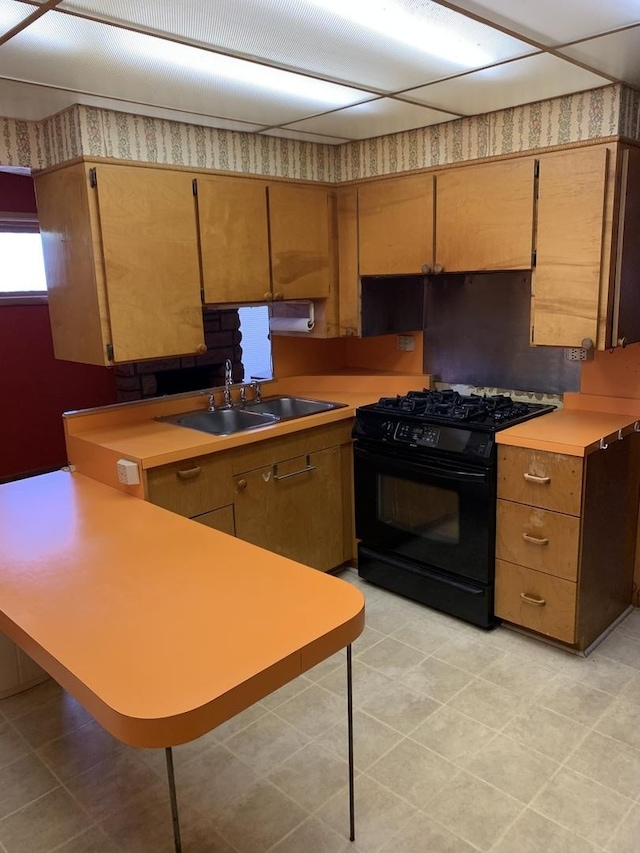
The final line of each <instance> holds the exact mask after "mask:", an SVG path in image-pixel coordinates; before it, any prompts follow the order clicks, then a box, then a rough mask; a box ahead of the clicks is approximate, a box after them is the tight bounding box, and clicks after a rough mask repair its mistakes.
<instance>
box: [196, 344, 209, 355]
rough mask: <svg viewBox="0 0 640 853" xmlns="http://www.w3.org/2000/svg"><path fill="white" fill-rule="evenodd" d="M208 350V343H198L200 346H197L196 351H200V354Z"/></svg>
mask: <svg viewBox="0 0 640 853" xmlns="http://www.w3.org/2000/svg"><path fill="white" fill-rule="evenodd" d="M206 351H207V345H206V344H198V346H197V347H196V352H197V353H198V355H202V354H203V353H205V352H206Z"/></svg>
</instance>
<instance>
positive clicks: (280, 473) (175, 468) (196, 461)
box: [144, 420, 354, 571]
mask: <svg viewBox="0 0 640 853" xmlns="http://www.w3.org/2000/svg"><path fill="white" fill-rule="evenodd" d="M351 427H352V422H351V421H350V420H347V421H340V422H336V423H334V424H330V425H327V426H323V427H317V428H314V429H309V430H301V431H299V432H294V433H291V434H289V435H286V436H280V437H278V438H272V439H265V440H263V441H257V442H255V443H251V444H247V445H244V446H241V447H238V448H236V449H235V450H229V451H220V452H218V453H210V454H208V455H207V456H198V457H194V458H192V459H185V460H183V461H181V462H172V463H170V464H168V465H162V466H159V467H158V468H152V469H150V470H149V471H147V473H146V477H145V484H144V488H145V498H146V499H147V500H148V501H150V502H151V503H154V504H156V505H157V506H161V507H164V508H165V509H168V510H171V511H172V512H177V513H179V514H180V515H184V516H186V517H187V518H191V519H193V520H194V521H197V522H199V523H200V524H205V525H207V527H212V528H215V529H216V530H221V531H222V532H223V533H228V534H230V535H231V536H237V537H238V538H239V539H245V540H246V541H247V542H252V543H253V544H255V545H259V546H260V547H261V548H266V549H267V550H269V551H275V552H276V553H277V554H282V555H283V556H285V557H290V558H291V559H292V560H296V561H297V562H299V563H304V564H305V565H307V566H312V567H313V568H315V569H320V570H321V571H328V570H330V569H335V568H337V567H338V566H341V565H342V564H343V563H345V562H347V561H348V560H350V559H351V558H352V557H353V555H354V529H353V528H354V525H353V459H352V451H351Z"/></svg>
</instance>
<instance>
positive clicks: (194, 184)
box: [191, 178, 198, 195]
mask: <svg viewBox="0 0 640 853" xmlns="http://www.w3.org/2000/svg"><path fill="white" fill-rule="evenodd" d="M191 191H192V192H193V194H194V195H198V181H197V179H196V178H194V179H193V180H192V181H191Z"/></svg>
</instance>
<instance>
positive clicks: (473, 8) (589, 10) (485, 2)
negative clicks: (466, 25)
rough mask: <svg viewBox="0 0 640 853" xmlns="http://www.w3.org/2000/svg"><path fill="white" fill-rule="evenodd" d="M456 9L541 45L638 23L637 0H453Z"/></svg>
mask: <svg viewBox="0 0 640 853" xmlns="http://www.w3.org/2000/svg"><path fill="white" fill-rule="evenodd" d="M454 2H455V5H456V6H458V7H459V8H460V9H463V10H465V11H468V12H473V13H475V14H476V15H480V16H481V17H483V18H486V19H487V20H488V21H491V22H493V23H496V24H500V25H502V26H503V27H506V28H507V29H510V30H515V31H516V32H517V33H519V34H521V35H523V36H527V37H529V38H532V39H535V40H537V41H539V42H541V43H542V44H545V45H558V44H565V43H566V42H569V41H575V40H576V39H581V38H585V37H587V36H593V35H599V34H600V33H604V32H608V31H609V30H612V29H615V28H616V27H625V26H627V25H629V24H635V23H638V22H640V3H638V0H535V2H522V1H521V2H514V0H454Z"/></svg>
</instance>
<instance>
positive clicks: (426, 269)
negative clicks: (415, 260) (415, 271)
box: [422, 264, 431, 275]
mask: <svg viewBox="0 0 640 853" xmlns="http://www.w3.org/2000/svg"><path fill="white" fill-rule="evenodd" d="M430 272H431V264H422V273H423V275H429V273H430Z"/></svg>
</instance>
